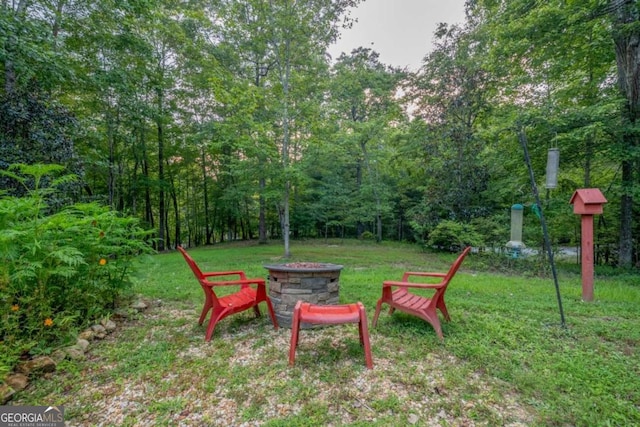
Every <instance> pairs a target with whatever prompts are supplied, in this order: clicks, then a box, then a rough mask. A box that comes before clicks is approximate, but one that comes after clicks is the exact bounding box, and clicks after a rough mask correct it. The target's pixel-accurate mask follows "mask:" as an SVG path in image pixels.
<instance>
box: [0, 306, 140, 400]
mask: <svg viewBox="0 0 640 427" xmlns="http://www.w3.org/2000/svg"><path fill="white" fill-rule="evenodd" d="M150 305H151V303H150V302H149V301H148V300H145V299H144V298H141V297H138V299H136V300H135V301H134V302H133V303H132V304H131V305H130V306H129V309H130V310H131V311H132V312H134V313H141V312H143V311H145V310H146V309H147V308H149V306H150ZM131 311H126V310H118V311H116V312H115V313H114V315H113V317H112V318H110V319H103V320H102V321H100V322H99V323H96V324H94V325H92V326H91V327H90V328H87V329H85V330H84V331H82V332H80V334H78V338H77V340H76V343H75V344H74V345H70V346H67V347H63V348H59V349H57V350H55V351H54V352H53V353H51V355H50V356H36V357H33V358H32V359H29V360H25V361H23V362H19V363H18V364H17V365H16V366H15V367H14V368H13V372H10V373H9V374H7V375H6V376H5V378H4V380H3V381H0V405H6V404H7V403H8V402H10V401H11V399H13V396H14V395H15V394H16V393H17V392H19V391H22V390H24V389H26V388H27V387H28V386H29V382H30V379H33V378H40V377H48V376H51V375H53V373H54V372H55V371H56V370H57V366H58V364H59V363H60V362H62V361H63V360H76V361H82V360H84V359H85V358H86V356H85V354H86V353H87V352H88V351H89V349H90V347H91V343H92V342H94V341H100V340H103V339H104V338H105V337H106V336H107V335H109V334H111V333H112V332H114V331H115V330H116V329H117V328H118V324H117V323H116V320H117V321H122V323H124V321H125V320H127V319H128V318H129V313H130V312H131ZM113 319H115V320H113Z"/></svg>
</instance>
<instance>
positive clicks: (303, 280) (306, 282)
mask: <svg viewBox="0 0 640 427" xmlns="http://www.w3.org/2000/svg"><path fill="white" fill-rule="evenodd" d="M264 267H265V268H266V269H267V270H268V271H269V277H268V280H269V298H271V303H272V304H273V309H274V311H275V313H276V318H277V319H278V324H279V325H280V326H282V327H284V328H291V323H292V318H293V309H294V308H295V305H296V303H297V302H298V301H299V300H302V301H305V302H310V303H312V304H322V305H337V304H339V302H340V271H341V270H342V266H341V265H337V264H328V263H317V262H299V263H288V264H276V265H265V266H264ZM303 327H306V325H303Z"/></svg>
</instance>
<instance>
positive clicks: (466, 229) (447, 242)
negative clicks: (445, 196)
mask: <svg viewBox="0 0 640 427" xmlns="http://www.w3.org/2000/svg"><path fill="white" fill-rule="evenodd" d="M427 243H428V245H429V246H434V247H436V248H438V249H445V250H451V251H459V250H460V249H462V248H464V247H466V246H482V245H483V243H484V242H483V239H482V236H481V235H480V234H479V233H478V232H477V231H476V229H475V227H474V226H473V225H471V224H463V223H460V222H456V221H449V220H445V221H441V222H440V223H439V224H438V225H437V226H436V228H434V229H433V231H432V232H431V233H430V234H429V239H428V241H427Z"/></svg>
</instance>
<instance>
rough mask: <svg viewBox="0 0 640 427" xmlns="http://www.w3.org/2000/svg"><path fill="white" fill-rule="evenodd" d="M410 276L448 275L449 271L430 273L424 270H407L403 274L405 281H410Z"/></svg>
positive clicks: (442, 276)
mask: <svg viewBox="0 0 640 427" xmlns="http://www.w3.org/2000/svg"><path fill="white" fill-rule="evenodd" d="M409 276H420V277H441V278H443V279H444V278H445V277H447V273H430V272H422V271H407V272H405V273H404V275H403V276H402V281H403V282H408V281H409V280H408V279H409Z"/></svg>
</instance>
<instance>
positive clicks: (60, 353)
mask: <svg viewBox="0 0 640 427" xmlns="http://www.w3.org/2000/svg"><path fill="white" fill-rule="evenodd" d="M51 358H52V359H53V360H54V361H55V362H56V363H60V362H62V361H63V360H64V359H66V358H67V353H66V352H65V351H64V350H62V349H57V350H54V352H53V353H51Z"/></svg>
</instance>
